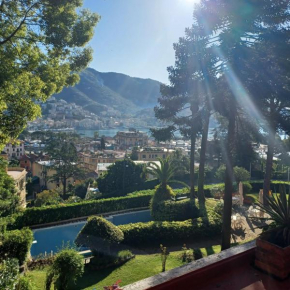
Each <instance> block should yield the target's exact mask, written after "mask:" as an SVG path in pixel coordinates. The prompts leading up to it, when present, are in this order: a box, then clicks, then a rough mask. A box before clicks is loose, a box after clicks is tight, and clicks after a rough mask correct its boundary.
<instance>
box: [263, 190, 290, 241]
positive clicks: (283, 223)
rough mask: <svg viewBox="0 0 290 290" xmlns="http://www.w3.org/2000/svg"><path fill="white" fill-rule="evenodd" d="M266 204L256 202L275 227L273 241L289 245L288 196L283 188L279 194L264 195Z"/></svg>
mask: <svg viewBox="0 0 290 290" xmlns="http://www.w3.org/2000/svg"><path fill="white" fill-rule="evenodd" d="M266 199H267V201H268V205H267V206H265V205H264V204H262V203H260V202H259V203H258V207H259V208H260V209H261V210H262V211H264V212H265V213H267V214H268V215H269V216H270V218H266V219H269V220H271V221H273V222H274V224H275V226H276V227H277V231H276V236H275V239H274V242H275V243H276V244H278V245H280V246H282V247H287V246H289V245H290V198H289V197H288V198H287V196H286V192H285V190H281V191H280V195H278V194H273V196H272V197H269V196H266Z"/></svg>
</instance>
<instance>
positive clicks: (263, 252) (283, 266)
mask: <svg viewBox="0 0 290 290" xmlns="http://www.w3.org/2000/svg"><path fill="white" fill-rule="evenodd" d="M267 201H268V205H267V206H264V205H263V204H261V203H259V204H258V207H259V208H260V209H261V210H262V211H263V212H264V213H266V214H268V215H269V217H268V218H264V219H267V220H271V221H273V223H272V224H271V225H270V229H269V230H267V231H265V232H263V233H262V234H261V235H260V237H259V238H258V239H257V241H256V245H257V247H256V258H255V266H256V267H258V268H260V269H262V270H264V271H266V272H268V273H269V274H272V275H274V276H276V277H278V278H280V279H285V278H287V277H288V275H289V274H290V198H287V196H286V192H285V190H280V195H278V194H273V195H272V196H271V197H267Z"/></svg>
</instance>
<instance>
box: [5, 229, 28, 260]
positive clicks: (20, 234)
mask: <svg viewBox="0 0 290 290" xmlns="http://www.w3.org/2000/svg"><path fill="white" fill-rule="evenodd" d="M32 241H33V234H32V231H31V230H30V229H28V228H24V229H22V230H14V231H6V232H5V233H4V234H3V235H1V236H0V260H2V259H7V258H16V259H18V260H19V264H20V265H22V264H23V263H24V262H25V260H26V258H27V255H28V253H29V251H30V247H31V244H32Z"/></svg>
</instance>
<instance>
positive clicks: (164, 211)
mask: <svg viewBox="0 0 290 290" xmlns="http://www.w3.org/2000/svg"><path fill="white" fill-rule="evenodd" d="M151 215H152V217H153V219H154V220H155V221H184V220H188V219H193V218H197V217H199V216H200V211H199V209H198V208H197V207H196V206H195V204H194V202H193V201H192V200H190V199H185V200H180V201H172V200H167V201H163V202H159V203H158V204H156V205H155V207H154V211H151Z"/></svg>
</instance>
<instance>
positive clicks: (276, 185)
mask: <svg viewBox="0 0 290 290" xmlns="http://www.w3.org/2000/svg"><path fill="white" fill-rule="evenodd" d="M250 184H251V185H252V192H255V193H259V191H260V189H263V181H260V180H258V181H251V182H250ZM289 185H290V183H289V182H287V181H280V180H271V184H270V188H271V190H272V191H273V192H279V191H280V188H281V187H283V188H284V189H285V190H286V193H288V194H289V192H290V186H289Z"/></svg>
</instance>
